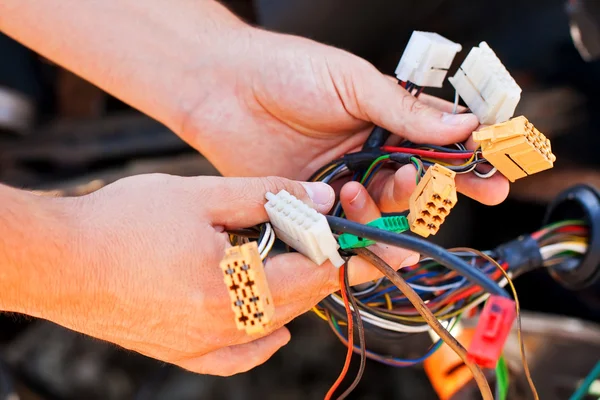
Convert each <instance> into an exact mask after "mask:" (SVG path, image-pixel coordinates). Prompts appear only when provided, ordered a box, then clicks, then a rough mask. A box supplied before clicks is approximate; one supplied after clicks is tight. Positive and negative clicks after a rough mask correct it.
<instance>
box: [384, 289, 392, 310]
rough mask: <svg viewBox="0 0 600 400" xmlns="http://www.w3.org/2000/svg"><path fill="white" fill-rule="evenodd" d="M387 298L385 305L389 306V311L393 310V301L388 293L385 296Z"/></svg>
mask: <svg viewBox="0 0 600 400" xmlns="http://www.w3.org/2000/svg"><path fill="white" fill-rule="evenodd" d="M384 297H385V304H386V305H387V308H388V310H391V309H392V299H391V298H390V295H389V294H388V293H386V294H385V295H384Z"/></svg>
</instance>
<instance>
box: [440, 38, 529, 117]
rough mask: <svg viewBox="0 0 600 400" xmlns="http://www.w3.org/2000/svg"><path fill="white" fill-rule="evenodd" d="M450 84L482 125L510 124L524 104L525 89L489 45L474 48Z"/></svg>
mask: <svg viewBox="0 0 600 400" xmlns="http://www.w3.org/2000/svg"><path fill="white" fill-rule="evenodd" d="M448 80H449V81H450V83H451V84H452V86H454V88H455V89H456V91H457V93H458V95H459V96H460V97H461V98H462V99H463V100H464V102H465V103H466V104H467V106H468V107H469V109H470V110H471V112H472V113H473V114H475V115H476V116H477V118H478V119H479V122H481V123H482V124H497V123H500V122H505V121H507V120H508V119H509V118H511V117H512V116H513V115H514V114H515V109H516V107H517V104H519V100H521V88H520V87H519V85H517V82H515V80H514V79H513V78H512V76H510V73H509V72H508V71H507V70H506V68H505V67H504V65H502V62H501V61H500V60H499V59H498V57H497V56H496V53H494V51H493V50H492V49H491V48H490V46H488V45H487V43H485V42H481V43H480V44H479V47H473V49H472V50H471V51H470V52H469V54H468V55H467V58H465V61H464V62H463V63H462V65H461V66H460V68H459V69H458V71H457V72H456V74H455V75H454V76H453V77H450V78H448Z"/></svg>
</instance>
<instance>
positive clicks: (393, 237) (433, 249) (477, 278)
mask: <svg viewBox="0 0 600 400" xmlns="http://www.w3.org/2000/svg"><path fill="white" fill-rule="evenodd" d="M326 218H327V222H328V223H329V226H330V227H331V228H332V229H333V230H335V231H339V232H346V233H350V234H353V235H356V236H358V237H362V238H365V239H371V240H375V241H376V242H380V243H385V244H389V245H392V246H397V247H400V248H404V249H407V250H412V251H415V252H417V253H419V254H424V255H426V256H429V257H431V258H433V259H434V260H436V261H437V262H439V263H440V264H442V265H444V266H445V267H447V268H450V269H452V270H455V271H456V272H458V273H460V274H461V275H463V276H465V277H466V278H467V279H469V280H470V281H471V282H474V283H477V284H478V285H479V286H481V287H482V288H484V289H485V290H486V291H487V292H489V293H493V294H495V295H498V296H501V297H508V294H507V293H506V292H505V291H504V290H503V289H502V288H501V287H500V286H498V284H497V283H496V282H494V281H493V280H491V279H490V278H488V277H487V276H486V275H485V274H483V273H482V272H481V271H479V270H477V269H475V268H473V267H471V266H469V264H467V263H465V262H464V261H463V260H461V259H460V258H458V257H456V256H454V255H453V254H451V253H449V252H448V251H446V250H445V249H443V248H442V247H439V246H437V245H435V244H433V243H429V242H428V241H426V240H423V239H419V238H416V237H412V236H408V235H403V234H399V233H394V232H388V231H385V230H382V229H378V228H374V227H371V226H366V225H362V224H359V223H356V222H352V221H348V220H346V219H343V218H339V217H334V216H331V215H327V216H326Z"/></svg>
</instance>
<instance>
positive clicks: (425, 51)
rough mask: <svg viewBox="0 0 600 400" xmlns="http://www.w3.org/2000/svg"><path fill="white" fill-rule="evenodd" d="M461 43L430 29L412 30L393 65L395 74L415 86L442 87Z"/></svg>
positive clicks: (460, 48) (460, 47)
mask: <svg viewBox="0 0 600 400" xmlns="http://www.w3.org/2000/svg"><path fill="white" fill-rule="evenodd" d="M461 50H462V46H461V45H460V44H458V43H454V42H452V41H450V40H448V39H446V38H445V37H443V36H440V35H438V34H437V33H433V32H420V31H414V32H413V33H412V35H411V37H410V40H409V41H408V45H406V49H405V50H404V53H403V54H402V58H400V62H399V63H398V67H397V68H396V77H397V78H398V79H399V80H401V81H405V82H406V81H411V82H412V83H414V84H415V85H418V86H423V87H425V86H428V87H438V88H439V87H442V84H443V83H444V79H445V78H446V74H447V73H448V68H450V65H452V61H453V60H454V57H455V56H456V53H458V52H459V51H461Z"/></svg>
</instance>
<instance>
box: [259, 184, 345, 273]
mask: <svg viewBox="0 0 600 400" xmlns="http://www.w3.org/2000/svg"><path fill="white" fill-rule="evenodd" d="M266 197H267V200H268V201H267V203H266V204H265V210H266V211H267V214H268V215H269V220H270V221H271V224H272V225H273V228H274V229H275V233H276V235H277V237H278V238H279V239H281V240H282V241H283V242H284V243H286V244H287V245H288V246H290V247H292V248H293V249H295V250H297V251H298V252H300V253H302V254H303V255H305V256H306V257H308V258H310V259H311V260H312V261H313V262H314V263H315V264H317V265H321V264H323V263H324V262H325V261H327V260H329V261H331V263H332V264H333V265H335V266H336V267H341V266H342V265H343V264H344V259H343V258H342V257H341V256H340V254H339V253H338V248H339V245H338V243H337V241H336V239H335V237H334V236H333V234H332V233H331V229H330V228H329V225H328V224H327V220H326V219H325V216H323V215H322V214H319V213H318V212H317V211H316V210H314V209H313V208H311V207H309V206H308V205H306V204H304V203H303V202H302V201H300V200H298V199H297V198H296V197H294V196H292V195H291V194H289V193H288V192H287V191H285V190H282V191H280V192H279V193H277V194H273V193H267V195H266Z"/></svg>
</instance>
